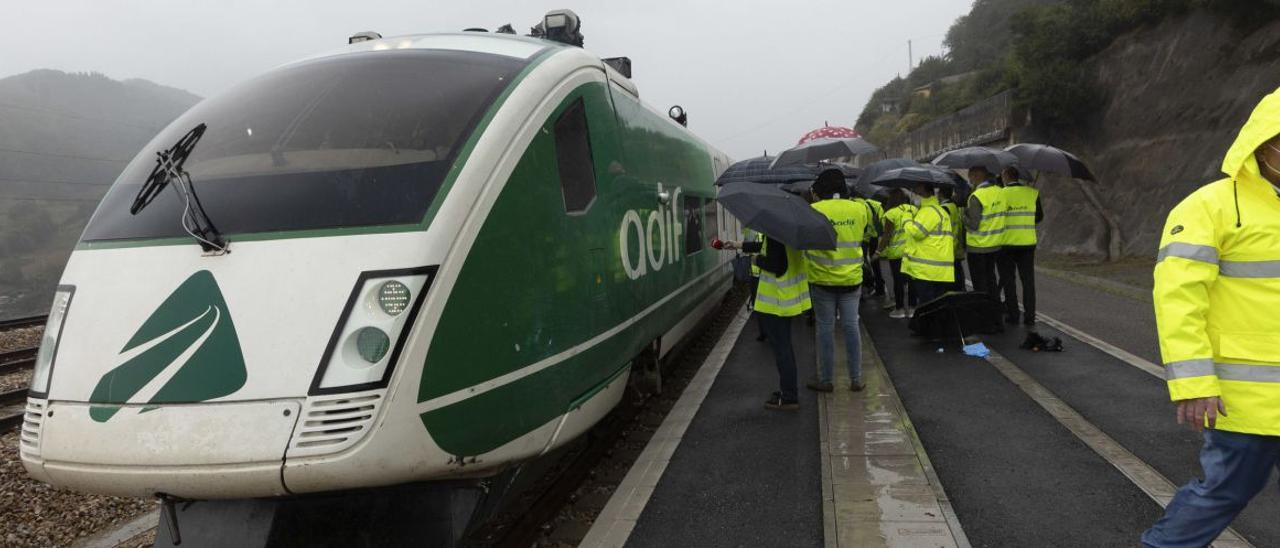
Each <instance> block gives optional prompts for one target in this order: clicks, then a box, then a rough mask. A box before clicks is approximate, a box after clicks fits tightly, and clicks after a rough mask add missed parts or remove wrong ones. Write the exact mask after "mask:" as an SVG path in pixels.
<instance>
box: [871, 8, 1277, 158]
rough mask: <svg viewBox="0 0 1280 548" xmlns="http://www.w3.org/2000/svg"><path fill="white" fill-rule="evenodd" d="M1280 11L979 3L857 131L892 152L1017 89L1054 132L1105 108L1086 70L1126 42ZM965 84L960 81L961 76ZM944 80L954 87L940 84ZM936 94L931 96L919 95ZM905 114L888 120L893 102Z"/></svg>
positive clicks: (883, 95)
mask: <svg viewBox="0 0 1280 548" xmlns="http://www.w3.org/2000/svg"><path fill="white" fill-rule="evenodd" d="M1278 4H1280V2H1277V1H1276V0H1267V1H1266V2H1243V1H1240V0H976V1H975V2H974V3H973V8H972V10H971V11H970V12H969V14H967V15H964V16H961V17H960V18H959V19H956V21H955V23H953V24H952V26H951V28H950V30H948V31H947V37H946V41H945V44H946V46H947V49H948V52H947V54H946V55H945V56H944V57H941V58H938V57H930V58H926V59H925V60H923V61H921V63H920V64H919V65H918V66H917V67H916V68H915V69H914V70H913V71H912V72H911V74H909V75H908V76H907V77H906V78H895V79H893V80H891V81H890V82H889V83H887V84H885V85H884V86H883V87H881V88H880V89H878V90H876V91H875V92H874V93H873V94H872V96H871V99H870V100H869V101H867V104H866V105H865V106H864V107H863V109H862V113H861V115H859V117H858V123H857V126H856V127H857V128H858V130H859V131H861V132H862V133H863V134H864V135H867V136H868V138H869V139H870V140H871V141H872V142H875V143H879V144H881V145H884V144H887V143H889V142H890V141H892V140H893V139H895V138H897V137H898V136H899V135H902V134H903V133H905V132H908V131H911V130H913V129H916V128H918V127H920V126H921V125H924V124H925V123H928V122H929V121H932V120H934V119H937V118H939V117H942V116H945V115H947V114H950V113H953V112H955V111H957V110H960V109H962V108H964V107H966V106H968V105H971V104H973V103H975V102H977V101H980V100H982V99H984V98H986V97H990V96H991V95H994V94H996V93H999V92H1001V91H1004V90H1006V89H1010V88H1016V89H1017V90H1018V91H1017V98H1018V102H1019V103H1020V104H1021V105H1023V106H1027V107H1029V108H1031V111H1032V113H1033V116H1035V118H1036V120H1037V121H1038V122H1039V123H1042V124H1046V125H1049V126H1052V125H1056V124H1063V123H1066V122H1069V121H1071V120H1074V119H1077V118H1078V117H1079V116H1080V115H1081V114H1083V113H1086V112H1089V111H1090V110H1091V109H1092V108H1093V107H1095V106H1096V105H1097V102H1098V93H1097V91H1096V90H1095V89H1094V86H1093V83H1092V82H1091V81H1090V79H1089V78H1088V75H1087V73H1086V72H1085V70H1084V66H1085V65H1084V61H1085V60H1086V59H1088V58H1089V57H1090V56H1092V55H1094V54H1096V53H1098V52H1100V51H1102V50H1103V49H1105V48H1106V47H1107V46H1109V45H1110V44H1111V43H1112V42H1113V41H1114V40H1115V39H1116V38H1118V37H1119V36H1120V35H1122V34H1124V33H1127V32H1130V31H1132V30H1134V29H1137V28H1140V27H1143V26H1148V25H1153V24H1156V23H1159V22H1160V21H1162V20H1164V19H1166V18H1168V17H1172V16H1176V15H1181V14H1184V13H1187V12H1189V11H1191V10H1195V9H1210V10H1214V11H1217V12H1220V13H1225V14H1228V15H1230V16H1232V17H1233V18H1235V20H1236V21H1237V22H1238V24H1240V25H1241V26H1249V25H1258V24H1261V23H1262V22H1265V21H1267V20H1270V19H1274V18H1275V17H1278V16H1280V7H1277V5H1278ZM962 75H963V76H964V77H963V78H959V76H962ZM945 77H957V78H953V80H956V81H953V82H941V81H940V80H942V79H943V78H945ZM929 84H933V85H932V86H930V89H929V92H928V93H913V92H914V91H916V90H917V89H918V88H920V87H921V86H925V85H929ZM890 99H896V100H897V109H896V110H891V111H888V112H886V111H884V109H882V105H883V104H884V103H885V101H886V100H890Z"/></svg>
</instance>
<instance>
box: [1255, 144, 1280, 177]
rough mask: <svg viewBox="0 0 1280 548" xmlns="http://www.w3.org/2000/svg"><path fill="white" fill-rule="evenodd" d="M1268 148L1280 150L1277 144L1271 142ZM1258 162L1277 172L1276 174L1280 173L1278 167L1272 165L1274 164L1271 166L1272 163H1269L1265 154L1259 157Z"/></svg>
mask: <svg viewBox="0 0 1280 548" xmlns="http://www.w3.org/2000/svg"><path fill="white" fill-rule="evenodd" d="M1267 148H1269V149H1271V150H1274V151H1276V152H1280V148H1276V146H1275V145H1273V144H1271V143H1267ZM1258 162H1259V163H1261V164H1262V166H1263V167H1265V168H1267V169H1269V170H1271V172H1272V173H1275V174H1277V175H1280V169H1276V168H1274V167H1272V166H1271V164H1269V163H1267V159H1266V157H1265V156H1263V157H1259V158H1258Z"/></svg>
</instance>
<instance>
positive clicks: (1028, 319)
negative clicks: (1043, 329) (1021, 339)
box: [1022, 316, 1036, 327]
mask: <svg viewBox="0 0 1280 548" xmlns="http://www.w3.org/2000/svg"><path fill="white" fill-rule="evenodd" d="M1035 324H1036V317H1035V316H1023V317H1022V325H1025V326H1027V327H1031V326H1034V325H1035Z"/></svg>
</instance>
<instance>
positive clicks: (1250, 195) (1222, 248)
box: [1153, 91, 1280, 436]
mask: <svg viewBox="0 0 1280 548" xmlns="http://www.w3.org/2000/svg"><path fill="white" fill-rule="evenodd" d="M1277 134H1280V91H1277V92H1275V93H1272V94H1271V95H1268V96H1267V97H1266V98H1264V99H1263V100H1262V102H1261V103H1260V104H1259V105H1258V107H1257V108H1256V109H1255V110H1254V112H1253V115H1252V117H1250V118H1249V121H1248V122H1246V123H1245V125H1244V127H1243V128H1242V129H1241V130H1240V135H1239V136H1238V137H1237V138H1236V141H1235V143H1234V144H1233V145H1232V146H1231V149H1230V150H1229V151H1228V152H1227V155H1226V159H1225V160H1224V161H1223V163H1222V171H1223V172H1224V173H1226V174H1227V177H1228V178H1226V179H1222V180H1219V181H1217V182H1214V183H1210V184H1208V185H1205V186H1204V187H1201V188H1200V189H1199V190H1197V191H1195V192H1193V193H1192V194H1191V195H1190V196H1188V197H1187V198H1186V199H1184V200H1183V201H1182V202H1181V203H1179V204H1178V205H1177V206H1176V207H1174V208H1173V211H1171V212H1170V213H1169V218H1168V220H1167V221H1166V222H1165V225H1164V232H1163V236H1162V239H1161V241H1160V252H1159V255H1158V256H1157V259H1156V260H1157V263H1156V268H1155V287H1154V291H1153V295H1154V297H1155V299H1154V301H1155V309H1156V310H1155V311H1156V327H1157V329H1158V331H1159V335H1160V354H1161V357H1162V359H1163V361H1164V364H1165V371H1166V375H1165V377H1166V378H1167V379H1168V384H1169V395H1170V396H1171V398H1172V399H1174V400H1184V399H1191V398H1204V397H1210V396H1219V397H1221V398H1222V400H1223V403H1224V405H1225V407H1226V409H1227V415H1226V416H1223V415H1218V419H1217V428H1218V429H1221V430H1229V431H1232V432H1243V433H1248V434H1259V435H1265V436H1280V314H1276V310H1280V230H1278V229H1280V199H1277V197H1276V191H1275V189H1273V188H1272V186H1271V184H1270V183H1269V181H1267V180H1266V179H1265V178H1264V177H1263V176H1262V175H1261V172H1260V171H1259V166H1258V162H1257V160H1256V159H1255V157H1254V153H1255V151H1257V150H1258V148H1259V147H1261V146H1262V145H1263V143H1265V142H1266V141H1268V140H1270V139H1271V138H1273V137H1275V136H1276V135H1277ZM1278 167H1280V166H1278ZM1237 207H1238V208H1239V209H1237Z"/></svg>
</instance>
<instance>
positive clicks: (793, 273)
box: [752, 247, 812, 317]
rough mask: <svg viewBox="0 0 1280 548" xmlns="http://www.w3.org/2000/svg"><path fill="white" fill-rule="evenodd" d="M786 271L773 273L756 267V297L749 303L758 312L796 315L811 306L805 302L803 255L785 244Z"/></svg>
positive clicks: (807, 281)
mask: <svg viewBox="0 0 1280 548" xmlns="http://www.w3.org/2000/svg"><path fill="white" fill-rule="evenodd" d="M786 253H787V271H786V272H784V273H783V274H782V275H781V276H774V274H773V273H772V272H769V271H768V270H761V271H760V282H759V285H757V286H756V301H755V305H754V306H753V307H752V308H754V309H755V311H756V312H759V313H761V314H771V315H774V316H782V317H791V316H799V315H800V314H803V313H804V311H806V310H808V309H810V308H812V304H810V302H809V280H808V277H806V276H805V261H804V256H803V255H801V254H800V252H799V251H796V250H794V249H791V248H790V247H788V248H786Z"/></svg>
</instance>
